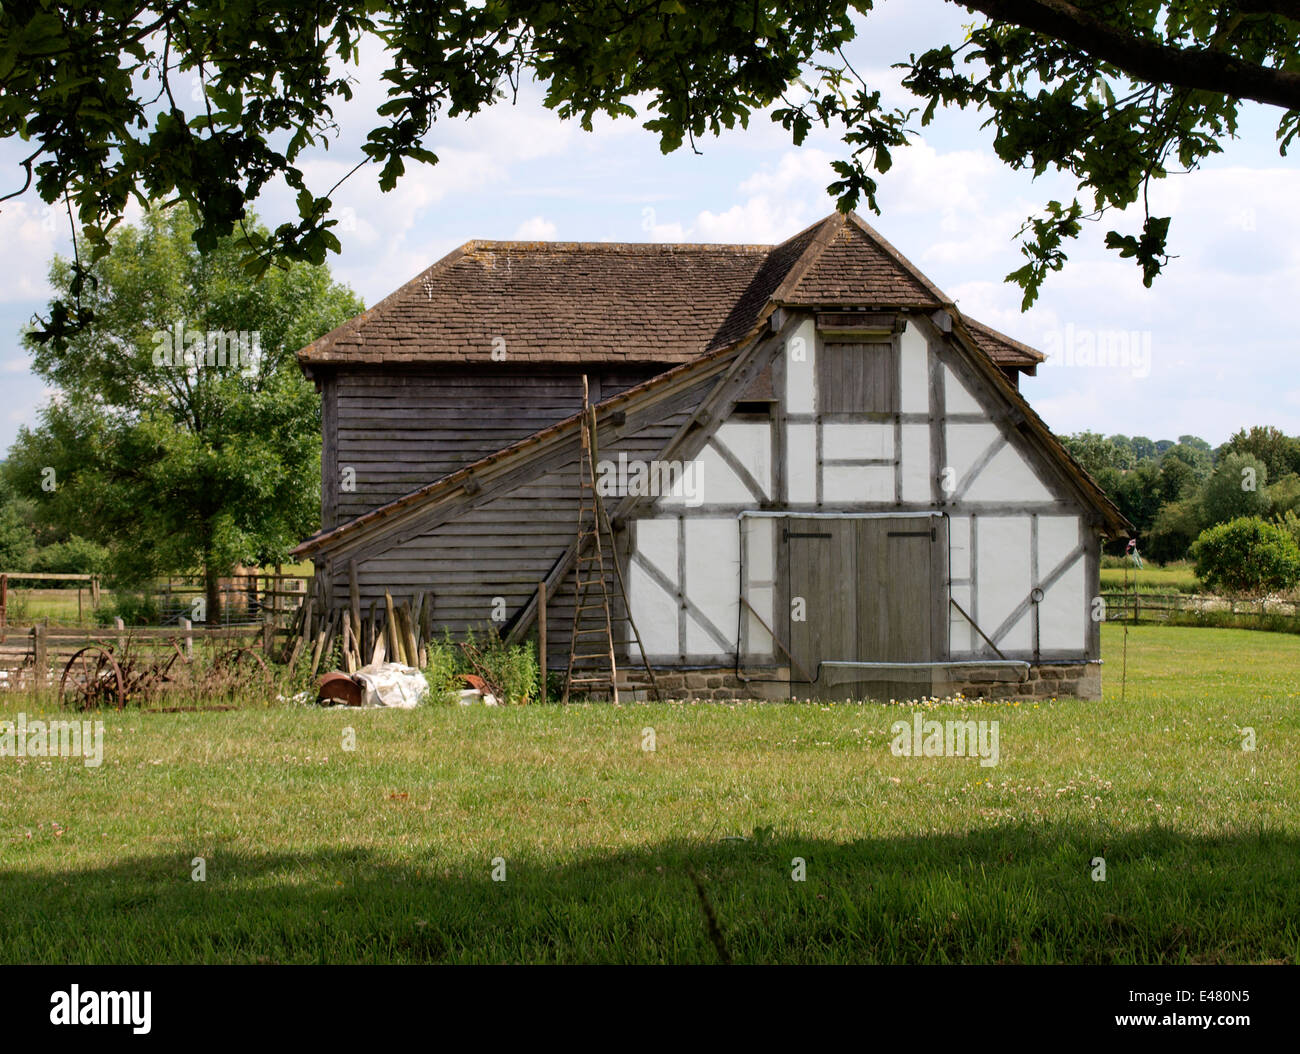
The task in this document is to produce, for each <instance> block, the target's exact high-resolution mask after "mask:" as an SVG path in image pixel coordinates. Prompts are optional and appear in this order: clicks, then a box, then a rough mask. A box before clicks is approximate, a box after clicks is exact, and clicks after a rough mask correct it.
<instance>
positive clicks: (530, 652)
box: [461, 630, 538, 703]
mask: <svg viewBox="0 0 1300 1054" xmlns="http://www.w3.org/2000/svg"><path fill="white" fill-rule="evenodd" d="M461 652H462V654H463V655H464V656H465V658H466V663H465V669H464V672H466V673H473V672H475V663H477V666H478V668H480V669H482V670H483V676H484V679H485V680H487V681H488V682H490V683H491V684H494V685H496V686H497V687H498V688H500V689H501V699H500V701H501V702H503V703H527V702H529V701H530V700H532V699H534V698H536V697H537V684H538V680H537V679H538V669H537V651H536V649H535V648H534V646H533V645H532V644H531V643H528V644H506V643H505V641H503V640H502V639H501V638H500V637H498V636H497V635H496V633H495V632H491V631H489V632H488V633H487V634H485V636H484V640H483V642H482V643H480V642H479V641H478V640H477V639H476V638H475V636H474V631H473V630H470V631H469V633H468V634H467V635H466V637H465V643H464V644H462V645H461ZM471 656H472V657H473V660H474V662H469V661H468V659H469V657H471Z"/></svg>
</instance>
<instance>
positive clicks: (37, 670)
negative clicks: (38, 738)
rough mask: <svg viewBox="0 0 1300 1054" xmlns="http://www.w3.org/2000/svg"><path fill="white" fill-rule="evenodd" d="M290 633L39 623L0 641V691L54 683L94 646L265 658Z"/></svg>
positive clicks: (266, 625) (270, 628)
mask: <svg viewBox="0 0 1300 1054" xmlns="http://www.w3.org/2000/svg"><path fill="white" fill-rule="evenodd" d="M288 636H289V630H288V629H286V628H284V627H280V626H276V625H275V624H274V623H272V622H270V621H269V620H268V621H266V622H263V623H261V624H260V625H256V626H236V627H212V628H207V627H203V626H194V625H191V624H190V623H189V622H188V621H185V620H182V624H181V625H180V626H177V627H175V628H171V627H166V628H162V629H159V628H148V627H146V628H140V627H127V626H124V625H122V624H121V620H120V619H119V620H118V624H117V625H116V626H113V627H111V628H108V629H86V628H83V627H73V626H50V625H46V624H45V623H43V622H42V623H38V624H37V625H35V626H32V627H30V628H28V629H23V630H12V629H11V630H10V632H9V634H8V639H7V640H5V641H4V642H0V688H31V687H44V686H49V685H55V686H57V685H58V682H59V677H60V675H61V674H62V672H63V668H64V666H65V665H66V664H67V662H68V660H69V659H71V658H72V656H73V655H75V654H76V653H77V652H78V651H80V650H81V649H82V648H86V647H89V646H91V645H98V646H100V647H103V648H107V649H108V650H110V651H112V652H113V653H114V654H115V655H117V656H121V655H122V654H123V653H124V652H125V651H126V650H128V649H129V650H130V652H131V653H132V654H133V655H135V656H137V657H140V658H143V659H146V660H148V659H153V658H157V657H159V656H166V655H167V654H168V653H170V652H172V651H173V650H175V649H176V648H179V649H182V650H183V652H184V654H185V655H186V656H189V655H191V654H193V652H194V650H195V648H200V649H202V648H204V647H210V648H213V649H217V648H235V647H257V648H260V649H261V650H262V651H263V652H265V653H266V655H267V657H268V658H271V659H279V658H280V656H281V654H282V653H283V652H284V650H285V642H286V640H287V638H288Z"/></svg>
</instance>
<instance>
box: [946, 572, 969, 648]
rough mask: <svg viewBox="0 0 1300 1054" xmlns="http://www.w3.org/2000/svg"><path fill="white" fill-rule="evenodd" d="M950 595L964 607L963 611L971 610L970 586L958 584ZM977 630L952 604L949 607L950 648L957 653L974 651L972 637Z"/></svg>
mask: <svg viewBox="0 0 1300 1054" xmlns="http://www.w3.org/2000/svg"><path fill="white" fill-rule="evenodd" d="M950 595H951V596H952V599H953V600H955V601H957V603H958V604H960V605H961V606H962V610H964V611H969V610H970V586H969V585H967V584H965V583H957V584H955V585H953V586H952V587H951V591H950ZM974 633H975V630H974V629H973V628H971V624H970V623H969V622H967V621H966V617H965V616H964V615H963V614H962V613H961V612H960V611H958V610H957V609H956V608H955V607H953V606H952V605H951V604H949V605H948V647H949V648H950V649H951V650H952V651H954V652H957V653H961V654H965V653H967V652H970V651H972V650H973V649H974V643H973V641H972V635H973V634H974Z"/></svg>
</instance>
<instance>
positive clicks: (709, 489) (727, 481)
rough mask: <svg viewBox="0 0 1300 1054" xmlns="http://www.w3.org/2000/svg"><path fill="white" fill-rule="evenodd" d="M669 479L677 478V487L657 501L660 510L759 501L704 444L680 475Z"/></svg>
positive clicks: (683, 466) (719, 457)
mask: <svg viewBox="0 0 1300 1054" xmlns="http://www.w3.org/2000/svg"><path fill="white" fill-rule="evenodd" d="M673 478H674V479H677V478H680V479H681V486H678V487H674V488H673V493H671V494H668V495H665V496H664V497H663V498H661V499H659V507H661V508H664V509H681V508H698V507H699V506H701V505H722V504H729V503H739V504H742V505H743V504H747V503H749V502H756V501H759V500H760V499H759V498H758V497H756V496H755V495H754V494H753V493H751V491H750V489H749V487H748V486H747V485H746V484H745V482H744V481H743V480H742V479H741V478H740V477H739V476H737V475H736V473H735V472H734V471H733V470H732V468H731V466H730V465H728V464H727V462H726V461H724V460H723V458H722V455H721V454H719V453H718V452H717V451H716V450H714V449H713V447H712V446H710V445H709V444H707V443H706V444H705V445H704V448H703V449H702V450H701V451H700V452H699V453H698V454H696V455H695V457H694V458H692V459H691V461H688V462H684V463H683V464H682V466H681V470H680V476H679V475H678V474H677V473H676V471H675V472H674V476H673ZM759 482H760V483H761V482H762V480H759Z"/></svg>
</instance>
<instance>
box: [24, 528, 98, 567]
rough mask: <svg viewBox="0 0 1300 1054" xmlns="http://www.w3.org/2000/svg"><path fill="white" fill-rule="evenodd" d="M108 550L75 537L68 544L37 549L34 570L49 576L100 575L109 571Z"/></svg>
mask: <svg viewBox="0 0 1300 1054" xmlns="http://www.w3.org/2000/svg"><path fill="white" fill-rule="evenodd" d="M108 559H109V552H108V550H107V549H106V548H105V547H104V546H102V545H100V544H99V543H98V542H92V541H89V540H87V539H85V538H81V537H79V536H77V535H75V534H74V535H73V536H72V537H71V538H69V539H68V540H67V541H66V542H55V543H54V544H53V545H47V546H45V547H44V548H41V549H37V550H36V552H35V555H33V556H32V559H31V564H32V570H33V571H38V572H40V573H41V574H49V575H99V574H103V573H104V572H105V571H106V570H107V569H108Z"/></svg>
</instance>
